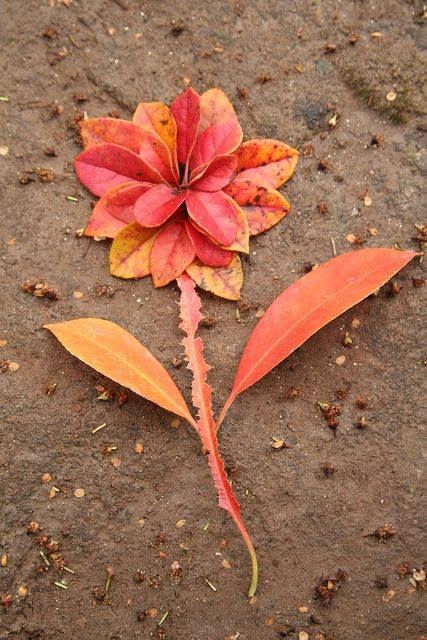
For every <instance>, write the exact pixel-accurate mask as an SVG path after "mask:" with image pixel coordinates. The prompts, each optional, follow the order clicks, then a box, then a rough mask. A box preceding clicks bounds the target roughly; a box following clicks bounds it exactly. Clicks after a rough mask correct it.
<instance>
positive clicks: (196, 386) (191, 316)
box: [178, 274, 258, 597]
mask: <svg viewBox="0 0 427 640" xmlns="http://www.w3.org/2000/svg"><path fill="white" fill-rule="evenodd" d="M178 286H179V288H180V289H181V298H180V302H179V305H180V311H181V314H180V317H181V320H182V322H181V324H180V325H179V326H180V329H182V330H183V331H184V332H185V334H186V337H185V338H184V339H183V341H182V345H183V346H184V349H185V354H186V356H187V359H188V365H187V368H188V369H190V371H191V372H192V373H193V382H192V396H193V405H194V406H195V407H196V408H197V409H198V420H197V424H196V428H197V431H198V432H199V435H200V439H201V441H202V444H203V446H204V448H205V451H206V452H207V457H208V463H209V467H210V469H211V472H212V477H213V480H214V484H215V487H216V488H217V490H218V498H219V506H220V507H222V509H225V510H226V511H228V513H229V514H230V515H231V517H232V518H233V520H234V522H235V523H236V525H237V527H238V528H239V531H240V532H241V534H242V537H243V539H244V541H245V543H246V545H247V548H248V551H249V554H250V557H251V561H252V582H251V585H250V588H249V597H252V596H253V595H254V594H255V592H256V588H257V579H258V565H257V559H256V555H255V550H254V547H253V545H252V542H251V539H250V537H249V535H248V532H247V531H246V528H245V526H244V524H243V521H242V518H241V515H240V507H239V504H238V502H237V500H236V498H235V496H234V493H233V490H232V488H231V485H230V483H229V481H228V478H227V474H226V472H225V468H224V463H223V461H222V460H221V456H220V453H219V448H218V439H217V435H216V428H215V421H214V419H213V416H212V401H211V400H212V389H211V387H210V385H208V383H207V381H206V379H207V372H208V371H209V369H210V367H209V366H208V365H207V364H206V361H205V358H204V356H203V349H204V345H203V342H202V340H201V338H199V337H196V335H195V334H196V331H197V328H198V326H199V322H200V320H201V319H202V315H201V313H200V298H199V296H198V295H197V294H196V292H195V290H194V283H193V282H192V281H191V279H190V278H189V277H188V276H186V275H185V274H184V275H182V276H181V277H180V278H179V279H178Z"/></svg>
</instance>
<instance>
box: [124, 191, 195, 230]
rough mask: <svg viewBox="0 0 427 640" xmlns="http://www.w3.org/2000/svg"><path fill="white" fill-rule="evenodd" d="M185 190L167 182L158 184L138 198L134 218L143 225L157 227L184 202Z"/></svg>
mask: <svg viewBox="0 0 427 640" xmlns="http://www.w3.org/2000/svg"><path fill="white" fill-rule="evenodd" d="M185 196H186V191H178V190H177V189H175V188H174V187H172V186H171V185H169V184H158V185H156V186H155V187H153V188H152V189H150V190H149V191H146V192H145V193H144V194H142V195H141V197H140V198H138V200H137V202H136V204H135V211H134V213H135V219H136V221H137V222H139V224H140V225H142V226H143V227H159V226H160V225H162V224H163V223H164V222H166V220H167V219H168V218H170V217H171V215H172V214H173V213H175V211H177V209H178V208H179V207H180V206H181V204H182V203H183V202H184V200H185Z"/></svg>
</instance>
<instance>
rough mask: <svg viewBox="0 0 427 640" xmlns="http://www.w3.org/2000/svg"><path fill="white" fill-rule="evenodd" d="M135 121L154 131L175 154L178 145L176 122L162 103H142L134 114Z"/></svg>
mask: <svg viewBox="0 0 427 640" xmlns="http://www.w3.org/2000/svg"><path fill="white" fill-rule="evenodd" d="M133 121H134V123H135V124H138V125H139V126H141V127H144V129H148V130H149V131H154V133H157V135H158V136H159V137H160V138H161V139H162V140H163V142H165V143H166V146H167V147H168V149H169V151H170V152H171V153H172V154H173V153H174V151H175V145H176V122H175V119H174V117H173V115H172V113H171V112H170V109H169V107H167V106H166V105H165V104H163V103H162V102H140V103H139V105H138V106H137V108H136V110H135V113H134V114H133Z"/></svg>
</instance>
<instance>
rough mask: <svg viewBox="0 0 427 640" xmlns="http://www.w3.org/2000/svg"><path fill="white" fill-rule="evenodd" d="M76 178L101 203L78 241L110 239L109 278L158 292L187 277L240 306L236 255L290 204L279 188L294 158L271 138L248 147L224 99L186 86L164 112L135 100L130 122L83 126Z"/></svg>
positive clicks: (214, 92)
mask: <svg viewBox="0 0 427 640" xmlns="http://www.w3.org/2000/svg"><path fill="white" fill-rule="evenodd" d="M81 136H82V140H83V143H84V146H85V150H84V151H83V152H82V153H80V154H79V155H78V156H77V158H76V160H75V168H76V172H77V175H78V178H79V180H80V182H82V184H84V185H85V187H87V188H88V189H89V190H90V191H91V192H92V193H94V194H95V195H96V196H99V197H100V200H99V201H98V202H97V204H96V205H95V207H94V209H93V212H92V215H91V217H90V219H89V222H88V224H87V226H86V228H85V232H84V233H85V235H87V236H92V237H98V238H99V237H103V238H112V239H113V243H112V246H111V250H110V271H111V274H112V275H114V276H117V277H121V278H142V277H144V276H147V275H149V274H151V276H152V279H153V283H154V286H155V287H163V286H165V285H167V284H168V283H169V282H172V281H173V280H175V279H176V278H178V277H179V276H181V275H182V274H183V273H184V272H186V273H187V274H188V275H189V276H190V277H191V278H192V279H193V280H194V282H195V283H196V284H197V285H198V286H199V287H201V288H202V289H205V290H208V291H211V292H212V293H214V294H216V295H218V296H221V297H223V298H227V299H229V300H237V299H239V297H240V289H241V287H242V284H243V272H242V265H241V261H240V258H239V253H248V252H249V237H250V236H251V235H256V234H258V233H262V232H263V231H266V230H267V229H269V228H270V227H272V226H273V225H275V224H276V223H277V222H279V221H280V220H281V219H282V218H283V217H284V216H285V215H286V214H287V213H288V212H289V211H290V205H289V204H288V202H287V201H286V199H285V198H284V197H283V196H282V194H281V193H279V192H278V191H277V189H278V188H279V187H281V186H282V184H283V183H284V182H286V181H287V180H288V179H289V178H290V177H291V176H292V173H293V171H294V169H295V165H296V163H297V160H298V152H297V151H296V150H295V149H292V148H291V147H289V146H288V145H286V144H284V143H283V142H279V141H277V140H270V139H264V140H249V141H247V142H243V143H242V139H243V133H242V129H241V126H240V124H239V121H238V119H237V115H236V113H235V111H234V108H233V106H232V104H231V102H230V101H229V100H228V98H227V97H226V95H225V94H224V93H223V92H222V91H221V90H220V89H217V88H214V89H209V90H208V91H206V92H205V93H203V94H202V95H199V94H198V93H197V92H196V91H194V90H193V89H192V88H189V89H187V90H186V91H184V93H182V94H181V95H179V96H177V97H176V98H175V100H174V101H173V102H172V104H171V106H170V108H168V107H167V106H166V105H165V104H163V103H161V102H150V103H146V102H142V103H140V104H139V105H138V107H137V109H136V111H135V113H134V115H133V120H132V122H130V121H127V120H119V119H114V118H92V119H88V120H84V121H83V122H82V125H81Z"/></svg>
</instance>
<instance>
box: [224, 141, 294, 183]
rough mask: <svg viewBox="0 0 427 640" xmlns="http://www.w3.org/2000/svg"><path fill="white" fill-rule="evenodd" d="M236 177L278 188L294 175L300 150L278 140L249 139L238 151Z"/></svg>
mask: <svg viewBox="0 0 427 640" xmlns="http://www.w3.org/2000/svg"><path fill="white" fill-rule="evenodd" d="M236 155H237V160H238V165H237V172H238V173H237V176H236V178H239V179H243V180H250V181H251V182H254V183H256V184H259V185H262V186H264V187H271V188H273V189H278V188H279V187H280V186H281V185H282V184H283V183H284V182H286V181H287V180H289V178H290V177H291V176H292V174H293V172H294V169H295V166H296V163H297V162H298V151H297V150H296V149H293V148H292V147H289V146H288V145H287V144H285V143H284V142H279V141H278V140H271V139H268V138H267V139H265V140H258V139H257V140H248V141H247V142H244V143H243V144H242V145H241V146H240V147H239V149H238V150H237V151H236Z"/></svg>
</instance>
